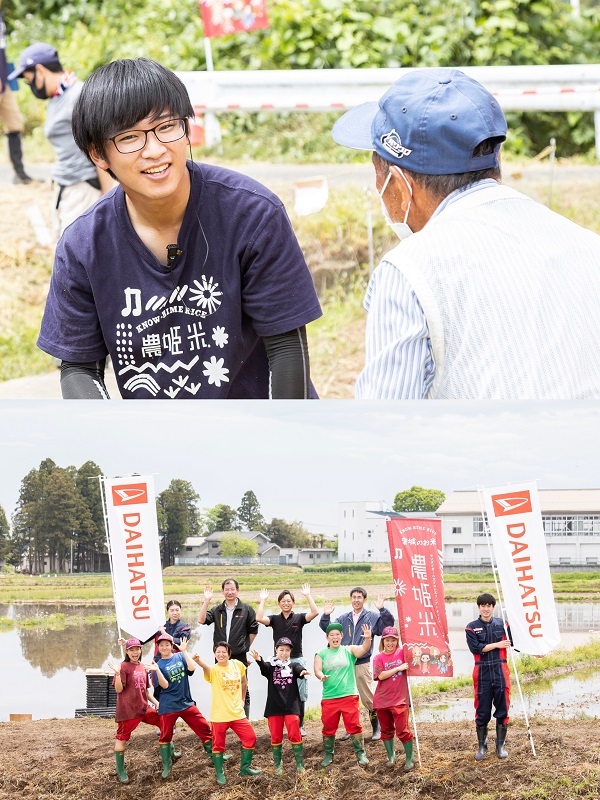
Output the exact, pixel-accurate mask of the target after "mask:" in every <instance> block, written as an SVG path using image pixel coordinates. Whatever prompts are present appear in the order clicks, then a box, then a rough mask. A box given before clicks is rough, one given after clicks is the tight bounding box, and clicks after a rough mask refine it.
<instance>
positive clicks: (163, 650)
mask: <svg viewBox="0 0 600 800" xmlns="http://www.w3.org/2000/svg"><path fill="white" fill-rule="evenodd" d="M158 652H159V653H160V657H161V658H171V656H172V655H173V642H169V641H167V640H166V639H163V640H162V641H160V642H159V643H158Z"/></svg>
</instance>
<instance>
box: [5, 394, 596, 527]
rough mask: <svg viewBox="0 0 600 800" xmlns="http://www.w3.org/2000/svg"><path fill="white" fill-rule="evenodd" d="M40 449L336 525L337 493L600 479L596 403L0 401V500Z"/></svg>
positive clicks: (205, 497)
mask: <svg viewBox="0 0 600 800" xmlns="http://www.w3.org/2000/svg"><path fill="white" fill-rule="evenodd" d="M44 458H51V459H53V460H54V461H55V462H56V463H57V464H58V465H59V466H61V467H67V466H69V465H74V466H76V467H80V466H81V465H82V464H83V463H84V462H85V461H88V460H93V461H95V462H96V463H97V464H99V465H100V467H101V468H102V470H103V471H104V473H105V475H107V476H120V475H128V474H131V473H133V472H138V473H140V474H142V475H145V474H154V476H155V482H156V489H157V492H160V491H162V490H163V489H165V488H166V487H167V486H168V484H169V482H170V481H171V479H173V478H183V479H184V480H188V481H190V482H191V483H192V484H193V486H194V488H195V489H196V491H197V492H198V494H199V495H200V497H201V505H202V506H206V507H208V506H213V505H215V504H216V503H226V504H228V505H231V506H234V507H237V506H238V505H239V502H240V500H241V497H242V495H243V493H244V492H245V491H246V490H248V489H252V490H253V491H254V492H255V494H256V496H257V497H258V500H259V502H260V504H261V508H262V512H263V515H264V516H265V518H266V519H267V520H270V519H271V517H284V518H285V519H288V520H300V521H302V522H303V523H304V524H305V525H306V526H307V527H308V528H309V529H310V530H311V531H312V532H324V533H328V534H334V533H335V532H336V530H337V511H338V505H337V504H338V503H339V502H340V501H347V500H383V501H386V502H388V503H390V504H391V503H392V501H393V498H394V495H395V493H396V492H398V491H400V490H402V489H405V488H408V487H410V486H411V485H413V484H418V485H421V486H426V487H429V488H436V489H442V490H443V491H444V492H446V494H449V493H450V492H452V491H453V490H455V489H475V488H477V486H478V485H495V484H503V483H506V482H517V481H523V480H533V479H537V480H538V481H539V483H538V486H539V488H545V489H553V488H588V487H594V486H595V487H597V486H598V485H600V478H599V471H600V467H599V460H600V404H598V403H586V402H573V403H570V402H556V403H525V402H520V403H516V402H515V403H472V402H449V401H438V402H435V401H434V402H415V403H409V402H404V403H402V402H400V403H394V402H392V403H383V402H379V403H362V402H355V401H339V402H333V401H321V402H317V401H314V402H304V403H300V402H272V403H269V402H268V401H264V402H263V401H245V402H223V401H221V402H211V401H202V402H194V401H190V402H167V401H165V402H160V403H157V402H151V401H147V402H135V401H129V402H107V403H102V402H100V403H93V402H81V403H78V402H74V401H69V402H64V401H56V402H53V401H43V402H39V403H38V402H35V401H28V402H24V401H3V402H2V404H0V505H2V506H3V507H4V509H5V511H6V513H7V515H8V516H10V515H11V514H12V513H13V511H14V507H15V504H16V501H17V499H18V494H19V487H20V483H21V480H22V478H23V477H24V475H26V474H27V472H29V470H31V469H33V468H37V467H39V464H40V462H41V461H42V460H43V459H44Z"/></svg>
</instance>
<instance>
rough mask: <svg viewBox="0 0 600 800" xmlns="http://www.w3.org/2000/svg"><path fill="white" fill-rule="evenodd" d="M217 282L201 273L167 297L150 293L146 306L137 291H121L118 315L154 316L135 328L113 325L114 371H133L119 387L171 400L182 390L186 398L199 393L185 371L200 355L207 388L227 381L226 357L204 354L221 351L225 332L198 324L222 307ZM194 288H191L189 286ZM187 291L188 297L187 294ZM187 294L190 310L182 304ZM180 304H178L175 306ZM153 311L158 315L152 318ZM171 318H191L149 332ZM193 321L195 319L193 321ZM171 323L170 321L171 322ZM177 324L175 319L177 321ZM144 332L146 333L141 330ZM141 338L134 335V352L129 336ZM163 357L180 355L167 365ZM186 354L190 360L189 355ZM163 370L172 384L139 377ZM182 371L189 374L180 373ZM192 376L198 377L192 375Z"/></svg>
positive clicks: (124, 324)
mask: <svg viewBox="0 0 600 800" xmlns="http://www.w3.org/2000/svg"><path fill="white" fill-rule="evenodd" d="M218 286H219V284H218V283H217V282H216V281H214V280H213V278H212V277H208V278H207V277H206V275H202V279H201V280H200V281H197V280H194V281H193V286H192V287H188V285H187V284H186V285H184V286H176V287H175V288H174V289H173V291H172V292H171V294H170V295H169V296H168V297H167V296H165V295H163V296H161V297H159V296H158V295H153V296H152V297H151V298H150V299H149V300H148V301H147V302H146V303H144V302H143V298H142V291H141V290H140V289H136V288H134V287H131V286H128V287H126V288H125V289H124V295H125V301H124V306H123V308H122V309H121V316H122V317H140V316H141V315H142V314H143V312H144V311H146V312H150V313H151V314H153V315H155V316H150V317H148V318H147V319H145V320H142V321H141V322H139V323H138V324H135V325H133V324H132V323H130V322H119V323H117V326H116V337H115V349H116V362H117V363H116V364H115V368H116V370H117V374H118V375H125V374H126V373H127V372H135V373H137V374H136V375H133V376H132V377H131V378H129V379H128V380H127V381H126V382H125V383H124V384H123V387H124V388H125V389H126V390H127V391H130V392H134V391H137V390H139V389H143V390H145V391H147V392H148V393H149V394H151V395H152V396H153V397H156V396H157V395H158V394H159V393H160V392H161V388H162V391H163V392H164V393H165V394H166V395H167V397H170V398H175V397H177V395H179V394H180V393H181V392H185V393H187V394H189V395H191V396H194V395H196V394H197V393H198V390H199V389H200V387H201V385H202V384H201V383H200V381H196V382H194V381H193V380H191V379H190V374H189V373H190V371H191V370H192V369H193V368H194V367H195V366H196V364H197V363H198V361H199V360H200V359H201V356H200V355H199V354H202V366H203V367H204V369H203V370H202V374H203V375H205V376H206V378H207V380H208V384H209V385H212V386H215V387H217V388H220V387H221V385H222V384H223V383H228V382H229V377H228V375H229V369H228V368H227V367H226V366H225V357H222V358H217V357H216V356H210V358H208V354H206V358H207V360H204V353H205V351H206V350H208V349H210V348H211V347H213V345H214V346H216V347H218V348H220V349H223V348H225V347H226V346H227V344H228V342H229V334H228V333H227V331H226V330H225V326H223V325H216V326H215V327H213V328H212V332H211V330H210V328H207V329H205V328H204V327H203V320H204V319H205V318H206V317H208V316H210V315H211V314H213V313H214V312H215V311H217V309H218V308H219V306H220V305H221V300H220V299H219V298H220V297H222V295H223V292H221V291H219V290H218ZM194 287H195V288H194ZM188 289H189V294H188ZM186 294H188V298H187V300H188V303H190V304H191V303H196V305H197V306H198V308H190V307H188V306H187V305H185V303H182V301H183V298H184V297H185V296H186ZM179 303H182V304H181V305H179ZM157 312H159V313H158V314H157ZM171 314H178V315H185V316H192V317H196V319H194V320H193V321H190V322H189V323H188V324H183V325H182V324H178V325H175V324H174V325H171V326H170V327H169V328H168V330H166V331H163V332H162V333H153V332H152V331H151V328H152V327H153V326H154V325H156V324H157V323H158V322H160V321H161V320H164V319H166V318H167V317H168V316H170V315H171ZM198 317H199V318H200V319H198ZM173 319H174V320H175V317H174V318H173ZM177 321H178V322H179V319H177ZM146 331H147V332H146ZM136 334H142V335H141V341H140V339H139V338H138V337H136V339H137V341H135V348H134V336H135V335H136ZM136 353H137V354H138V356H139V357H141V359H148V360H147V361H142V363H141V365H139V366H137V364H136V357H135V354H136ZM167 353H169V354H171V355H175V356H182V358H181V359H177V361H176V362H175V363H174V364H171V365H170V366H169V365H167V364H164V363H162V361H160V359H161V358H163V357H164V356H165V355H166V354H167ZM188 354H189V356H191V358H190V357H189V356H188ZM160 371H164V372H166V373H170V374H171V376H172V378H171V383H170V384H169V385H168V386H166V387H165V386H164V385H163V386H162V387H161V384H160V383H159V381H158V380H156V378H154V377H152V375H148V374H141V373H146V372H153V373H154V375H157V373H158V372H160ZM185 372H187V373H188V374H187V375H186V374H184V373H185ZM196 377H197V376H196ZM159 380H160V379H159Z"/></svg>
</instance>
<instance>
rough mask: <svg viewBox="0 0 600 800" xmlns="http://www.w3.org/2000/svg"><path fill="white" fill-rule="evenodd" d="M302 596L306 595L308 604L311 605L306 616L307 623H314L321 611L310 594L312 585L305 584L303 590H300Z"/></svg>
mask: <svg viewBox="0 0 600 800" xmlns="http://www.w3.org/2000/svg"><path fill="white" fill-rule="evenodd" d="M300 594H302V595H304V597H305V598H306V602H307V603H308V605H309V608H310V611H309V612H308V614H306V621H307V622H312V620H313V619H314V618H315V617H318V616H319V609H318V608H317V606H316V605H315V601H314V600H313V599H312V595H311V593H310V583H304V584H303V585H302V588H301V589H300Z"/></svg>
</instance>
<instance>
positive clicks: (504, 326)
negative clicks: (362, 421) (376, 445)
mask: <svg viewBox="0 0 600 800" xmlns="http://www.w3.org/2000/svg"><path fill="white" fill-rule="evenodd" d="M506 131H507V127H506V120H505V119H504V115H503V114H502V111H501V110H500V107H499V105H498V103H497V101H496V100H495V99H494V97H493V96H492V95H491V94H490V93H489V92H488V91H487V90H486V89H485V88H484V87H483V86H482V85H481V84H479V83H478V82H477V81H475V80H473V79H472V78H469V77H468V76H467V75H465V74H464V73H462V72H460V71H459V70H456V69H428V70H412V71H410V72H407V73H406V74H405V75H403V76H402V77H401V78H400V79H399V80H398V81H396V83H394V84H393V85H392V86H391V88H390V89H388V91H387V92H386V93H385V94H384V95H383V97H382V98H381V99H380V100H379V102H377V103H364V104H362V105H359V106H357V107H355V108H353V109H351V110H350V111H349V112H347V113H346V114H344V116H343V117H341V119H339V120H338V121H337V123H336V124H335V126H334V128H333V138H334V139H335V140H336V141H337V142H338V143H339V144H342V145H345V146H347V147H351V148H355V149H359V150H370V151H372V154H373V155H372V159H373V165H374V167H375V178H376V186H377V190H378V193H379V195H380V198H381V203H382V210H383V213H384V215H385V216H386V218H387V220H388V222H389V224H390V226H391V228H392V229H393V230H394V232H395V233H396V235H397V236H398V238H399V239H400V242H401V244H400V245H398V246H397V247H395V248H394V249H393V250H391V252H389V253H387V254H386V255H385V256H384V258H383V260H382V261H381V263H380V265H379V266H378V268H377V269H376V271H375V272H374V274H373V276H372V278H371V281H370V283H369V287H368V289H367V295H366V298H365V307H366V309H367V312H368V320H367V347H366V364H365V367H364V370H363V371H362V373H361V375H360V376H359V379H358V382H357V386H356V396H357V397H358V398H361V399H420V398H456V399H499V400H508V399H536V398H540V399H568V398H581V399H584V398H585V399H590V398H598V397H600V325H598V317H599V316H600V273H599V264H600V237H599V236H597V235H596V234H594V233H592V232H590V231H587V230H585V229H583V228H581V227H579V226H578V225H576V224H575V223H573V222H570V221H568V220H566V219H564V218H563V217H561V216H559V215H558V214H555V213H553V212H552V211H550V210H549V209H548V208H546V207H545V206H542V205H540V204H539V203H536V202H534V201H533V200H531V199H530V198H528V197H526V196H524V195H522V194H520V193H519V192H517V191H514V190H513V189H510V188H508V187H506V186H502V185H501V184H500V159H499V151H500V146H501V144H502V142H503V141H504V140H505V139H506Z"/></svg>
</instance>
